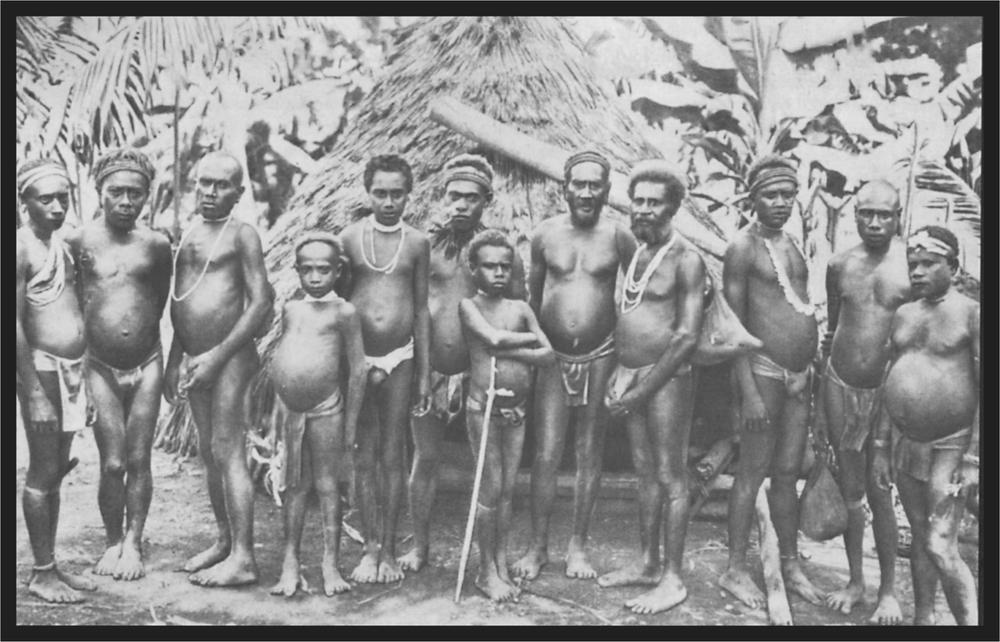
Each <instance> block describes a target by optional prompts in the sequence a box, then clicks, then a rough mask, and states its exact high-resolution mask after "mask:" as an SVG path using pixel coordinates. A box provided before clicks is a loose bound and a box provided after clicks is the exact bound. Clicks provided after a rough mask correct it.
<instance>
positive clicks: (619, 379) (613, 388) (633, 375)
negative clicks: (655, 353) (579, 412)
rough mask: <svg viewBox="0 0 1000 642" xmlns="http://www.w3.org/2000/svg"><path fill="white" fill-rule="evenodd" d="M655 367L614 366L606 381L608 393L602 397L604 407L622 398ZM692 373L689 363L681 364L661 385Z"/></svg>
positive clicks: (651, 365) (652, 365) (654, 364)
mask: <svg viewBox="0 0 1000 642" xmlns="http://www.w3.org/2000/svg"><path fill="white" fill-rule="evenodd" d="M655 367H656V363H655V362H654V363H651V364H649V365H646V366H640V367H638V368H628V367H626V366H623V365H622V364H620V363H619V364H618V365H617V366H615V369H614V372H612V373H611V378H610V379H608V391H607V393H605V396H604V403H605V405H606V404H608V403H610V402H611V401H617V400H619V399H621V398H622V397H624V396H625V393H627V392H628V391H629V390H631V389H632V388H634V387H635V386H636V385H638V383H639V382H640V381H642V380H643V379H645V378H646V375H648V374H649V373H650V372H651V371H652V370H653V368H655ZM692 372H693V368H692V367H691V362H686V363H684V364H682V365H681V367H680V368H678V369H677V371H676V372H674V374H673V376H671V377H670V379H667V381H666V382H665V383H664V384H663V385H666V384H667V383H669V382H670V381H672V380H673V379H676V378H677V377H683V376H685V375H689V374H691V373H692Z"/></svg>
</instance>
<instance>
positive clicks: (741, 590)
mask: <svg viewBox="0 0 1000 642" xmlns="http://www.w3.org/2000/svg"><path fill="white" fill-rule="evenodd" d="M719 586H721V587H722V588H724V589H726V590H727V591H729V592H730V593H732V594H733V596H735V597H736V599H738V600H739V601H740V602H743V603H744V604H746V605H747V606H749V607H750V608H752V609H762V608H764V607H765V606H766V605H767V598H766V597H764V592H763V591H761V590H760V589H759V588H757V584H756V583H754V581H753V578H752V577H750V574H749V573H747V572H746V571H745V570H739V571H736V570H733V569H729V570H727V571H726V572H725V573H723V574H722V576H721V577H719Z"/></svg>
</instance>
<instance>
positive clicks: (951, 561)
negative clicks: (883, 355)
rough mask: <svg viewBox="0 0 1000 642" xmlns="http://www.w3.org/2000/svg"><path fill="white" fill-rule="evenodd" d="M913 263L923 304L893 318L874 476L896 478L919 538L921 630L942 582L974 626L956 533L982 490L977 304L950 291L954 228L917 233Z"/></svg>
mask: <svg viewBox="0 0 1000 642" xmlns="http://www.w3.org/2000/svg"><path fill="white" fill-rule="evenodd" d="M906 261H907V264H908V265H909V270H910V286H911V288H912V292H913V296H914V298H915V299H916V300H915V301H913V302H912V303H904V304H903V305H901V306H899V308H898V309H897V310H896V314H895V316H894V317H893V319H892V329H891V331H890V340H891V345H890V347H889V349H890V353H891V355H892V359H891V361H890V364H889V366H888V369H887V373H886V376H885V383H884V384H883V389H884V392H883V412H882V413H880V416H879V421H878V423H877V425H876V428H875V439H874V440H873V442H872V443H873V444H874V450H875V458H874V461H873V462H872V468H873V469H874V476H875V479H876V482H877V483H878V484H879V485H880V486H881V487H882V489H883V490H884V491H888V489H889V485H890V483H891V481H893V480H895V482H896V488H897V489H898V490H899V498H900V499H901V500H902V502H903V509H904V510H905V511H906V517H907V519H908V520H909V522H910V528H911V529H912V530H913V545H912V548H911V552H910V571H911V573H912V574H913V598H914V618H913V623H914V624H917V625H923V624H935V618H934V601H935V594H936V593H937V584H938V579H940V580H941V587H942V588H943V589H944V595H945V598H946V599H947V602H948V606H949V607H950V608H951V612H952V614H953V615H954V616H955V621H956V622H957V623H958V624H959V625H973V626H974V625H976V624H979V623H980V622H979V608H978V601H977V595H976V582H975V579H974V577H973V575H972V573H971V571H969V567H968V566H967V565H966V563H965V562H964V561H963V560H962V558H961V556H960V555H959V551H958V529H959V525H960V524H961V522H962V516H963V514H964V512H965V510H964V509H965V503H966V501H965V500H966V496H967V495H968V494H969V492H970V488H971V487H973V486H976V485H978V483H979V403H980V375H979V355H980V330H979V324H980V321H979V303H977V302H975V301H973V300H971V299H968V298H966V297H965V296H963V295H962V294H960V293H958V292H955V290H954V289H952V287H951V282H952V278H953V277H954V276H955V273H956V270H957V269H958V240H957V239H956V238H955V235H954V234H952V233H951V232H950V231H949V230H947V229H945V228H943V227H939V226H937V225H929V226H927V227H924V228H921V229H920V230H917V232H915V233H914V234H913V235H912V236H910V238H909V239H908V240H907V243H906ZM890 453H891V454H890ZM890 457H891V461H892V465H891V471H890V464H889V461H890Z"/></svg>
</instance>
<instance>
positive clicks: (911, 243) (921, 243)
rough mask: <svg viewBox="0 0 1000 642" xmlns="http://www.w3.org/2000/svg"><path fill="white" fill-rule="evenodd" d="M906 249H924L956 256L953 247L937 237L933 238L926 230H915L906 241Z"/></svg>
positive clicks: (943, 254) (932, 252)
mask: <svg viewBox="0 0 1000 642" xmlns="http://www.w3.org/2000/svg"><path fill="white" fill-rule="evenodd" d="M906 249H908V250H924V251H926V252H930V253H931V254H940V255H941V256H947V257H953V256H956V253H955V248H953V247H952V246H950V245H948V244H947V243H945V242H944V241H942V240H941V239H938V238H934V237H933V236H931V235H930V234H928V233H927V232H926V231H924V232H917V233H916V234H914V235H913V236H911V237H910V238H909V240H908V241H906Z"/></svg>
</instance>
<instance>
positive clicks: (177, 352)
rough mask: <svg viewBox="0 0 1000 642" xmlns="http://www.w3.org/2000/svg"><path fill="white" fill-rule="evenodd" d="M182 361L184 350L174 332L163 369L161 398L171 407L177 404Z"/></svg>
mask: <svg viewBox="0 0 1000 642" xmlns="http://www.w3.org/2000/svg"><path fill="white" fill-rule="evenodd" d="M183 359H184V348H183V347H182V346H181V340H180V338H178V336H177V332H174V338H173V340H172V341H171V342H170V352H169V353H168V354H167V365H166V366H165V367H164V369H163V398H164V399H165V400H166V402H167V403H169V404H171V405H173V404H175V403H177V396H178V393H179V392H180V372H181V361H182V360H183Z"/></svg>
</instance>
